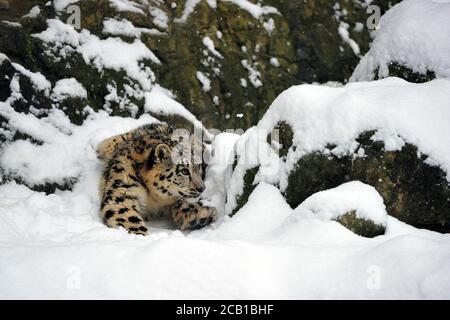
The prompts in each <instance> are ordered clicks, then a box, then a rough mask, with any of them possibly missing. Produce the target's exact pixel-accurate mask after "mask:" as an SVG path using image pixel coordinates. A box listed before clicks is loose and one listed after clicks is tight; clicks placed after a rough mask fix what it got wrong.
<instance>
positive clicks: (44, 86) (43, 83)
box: [11, 62, 52, 95]
mask: <svg viewBox="0 0 450 320" xmlns="http://www.w3.org/2000/svg"><path fill="white" fill-rule="evenodd" d="M11 64H12V66H13V67H14V69H16V70H17V71H18V72H20V73H21V74H23V75H24V76H26V77H27V78H29V79H30V81H31V83H32V84H33V87H34V88H35V89H36V90H39V91H44V92H45V94H46V95H48V94H49V90H50V88H51V86H52V85H51V83H50V81H48V80H47V79H46V78H45V77H44V76H43V75H42V73H40V72H32V71H30V70H28V69H26V68H24V67H23V66H21V65H20V64H18V63H14V62H13V63H11Z"/></svg>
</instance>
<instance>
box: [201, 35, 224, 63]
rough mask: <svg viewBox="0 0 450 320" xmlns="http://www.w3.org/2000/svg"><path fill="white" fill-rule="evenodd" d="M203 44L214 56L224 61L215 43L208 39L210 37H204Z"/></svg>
mask: <svg viewBox="0 0 450 320" xmlns="http://www.w3.org/2000/svg"><path fill="white" fill-rule="evenodd" d="M202 43H203V45H204V46H205V47H206V48H207V49H208V50H209V51H210V52H211V53H212V54H213V55H215V56H216V57H218V58H221V59H223V56H222V55H221V54H220V52H219V51H217V50H216V47H215V45H214V41H213V40H212V39H211V38H210V37H208V36H206V37H204V38H203V39H202Z"/></svg>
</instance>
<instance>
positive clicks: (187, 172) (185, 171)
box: [181, 168, 189, 176]
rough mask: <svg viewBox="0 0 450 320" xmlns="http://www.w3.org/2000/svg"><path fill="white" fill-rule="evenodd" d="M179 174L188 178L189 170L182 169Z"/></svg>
mask: <svg viewBox="0 0 450 320" xmlns="http://www.w3.org/2000/svg"><path fill="white" fill-rule="evenodd" d="M181 174H183V175H185V176H188V175H189V169H188V168H183V169H181Z"/></svg>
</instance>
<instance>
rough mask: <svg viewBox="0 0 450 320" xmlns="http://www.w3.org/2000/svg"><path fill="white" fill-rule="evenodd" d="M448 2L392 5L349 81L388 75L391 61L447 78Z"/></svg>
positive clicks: (449, 45)
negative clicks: (376, 72)
mask: <svg viewBox="0 0 450 320" xmlns="http://www.w3.org/2000/svg"><path fill="white" fill-rule="evenodd" d="M449 16H450V1H448V0H441V1H432V0H405V1H402V2H401V3H399V4H397V5H395V6H394V7H392V8H391V9H390V10H389V11H388V12H387V13H386V14H385V15H384V16H383V17H382V18H381V21H380V28H379V29H378V30H377V31H376V35H375V40H374V41H373V44H372V46H371V48H370V50H369V52H368V53H367V54H366V55H365V56H364V57H363V59H362V60H361V61H360V63H359V64H358V66H357V68H356V69H355V71H354V73H353V76H352V78H351V80H352V81H365V80H372V79H374V78H375V76H376V74H375V71H376V70H377V69H379V71H378V76H379V77H380V78H384V77H387V76H388V75H389V70H388V66H389V63H390V62H397V63H400V64H401V65H404V66H406V67H408V68H410V69H411V70H413V71H415V72H417V73H422V74H425V73H426V72H427V70H430V71H434V73H435V74H436V77H437V78H450V60H449V59H448V57H449V56H450V23H448V17H449Z"/></svg>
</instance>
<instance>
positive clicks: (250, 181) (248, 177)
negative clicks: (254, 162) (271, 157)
mask: <svg viewBox="0 0 450 320" xmlns="http://www.w3.org/2000/svg"><path fill="white" fill-rule="evenodd" d="M258 171H259V166H257V167H255V168H252V169H249V170H248V171H247V172H246V173H245V176H244V190H243V191H242V194H241V195H240V196H239V197H238V198H237V201H236V202H237V206H236V208H234V209H233V212H232V213H231V214H230V216H234V215H235V214H236V212H238V211H239V210H240V209H241V208H242V207H243V206H244V205H245V204H246V203H247V201H248V197H250V195H251V193H252V192H253V190H255V188H256V185H255V184H254V181H255V176H256V174H257V173H258Z"/></svg>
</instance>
